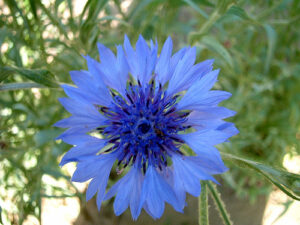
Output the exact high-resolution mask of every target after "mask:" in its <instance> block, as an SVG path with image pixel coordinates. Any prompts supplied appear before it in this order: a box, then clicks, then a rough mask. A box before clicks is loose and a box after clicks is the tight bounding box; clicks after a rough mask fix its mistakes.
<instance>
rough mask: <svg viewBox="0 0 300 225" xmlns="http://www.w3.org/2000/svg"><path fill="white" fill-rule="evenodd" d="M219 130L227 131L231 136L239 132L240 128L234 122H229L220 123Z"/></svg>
mask: <svg viewBox="0 0 300 225" xmlns="http://www.w3.org/2000/svg"><path fill="white" fill-rule="evenodd" d="M217 130H220V131H222V132H225V133H227V134H228V135H230V137H231V136H234V135H237V134H238V133H239V130H238V129H237V128H236V127H235V126H234V124H233V123H229V122H226V123H224V124H222V125H220V126H219V127H218V128H217Z"/></svg>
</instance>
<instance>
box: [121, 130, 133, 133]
mask: <svg viewBox="0 0 300 225" xmlns="http://www.w3.org/2000/svg"><path fill="white" fill-rule="evenodd" d="M130 133H131V131H130V130H128V131H124V132H123V133H122V134H130Z"/></svg>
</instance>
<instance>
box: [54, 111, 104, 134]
mask: <svg viewBox="0 0 300 225" xmlns="http://www.w3.org/2000/svg"><path fill="white" fill-rule="evenodd" d="M104 121H105V118H104V117H103V116H101V115H100V114H99V117H98V118H91V117H83V116H70V117H68V118H65V119H62V120H60V121H58V122H56V123H55V124H54V125H53V126H56V127H62V128H69V127H84V128H86V129H88V130H89V131H90V130H93V129H95V128H97V127H99V126H101V125H103V122H104Z"/></svg>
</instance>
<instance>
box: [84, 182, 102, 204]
mask: <svg viewBox="0 0 300 225" xmlns="http://www.w3.org/2000/svg"><path fill="white" fill-rule="evenodd" d="M100 185H101V177H100V176H97V177H95V178H94V179H92V180H91V182H90V183H89V186H88V188H87V190H86V201H89V200H90V199H91V198H92V197H93V196H94V195H95V194H96V192H97V191H98V188H99V186H100Z"/></svg>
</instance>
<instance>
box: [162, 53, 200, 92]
mask: <svg viewBox="0 0 300 225" xmlns="http://www.w3.org/2000/svg"><path fill="white" fill-rule="evenodd" d="M195 60H196V48H195V47H193V48H190V49H188V50H187V51H186V53H185V55H184V56H183V58H182V59H181V60H179V62H178V64H177V66H176V69H175V71H174V74H173V75H172V77H171V79H170V82H169V86H168V92H167V93H168V95H170V96H172V95H173V94H174V93H176V92H178V91H179V90H180V89H181V87H182V86H184V85H185V83H186V81H187V79H188V78H187V76H186V74H187V73H188V72H189V70H190V69H191V68H192V66H193V64H194V62H195Z"/></svg>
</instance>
